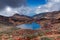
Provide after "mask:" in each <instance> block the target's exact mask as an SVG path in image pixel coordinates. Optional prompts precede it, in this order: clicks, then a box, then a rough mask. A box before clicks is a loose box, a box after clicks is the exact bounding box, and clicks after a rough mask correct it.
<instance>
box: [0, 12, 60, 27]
mask: <svg viewBox="0 0 60 40" xmlns="http://www.w3.org/2000/svg"><path fill="white" fill-rule="evenodd" d="M32 22H36V23H38V24H40V25H41V26H42V27H45V26H49V25H51V24H52V26H56V25H57V26H58V27H59V26H60V11H54V12H46V13H41V14H37V15H34V16H33V17H29V16H26V15H19V14H14V15H13V16H10V17H6V16H2V15H0V23H3V24H6V25H13V26H16V25H21V24H27V23H32ZM56 23H58V24H56Z"/></svg>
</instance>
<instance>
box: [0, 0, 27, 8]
mask: <svg viewBox="0 0 60 40" xmlns="http://www.w3.org/2000/svg"><path fill="white" fill-rule="evenodd" d="M21 5H26V0H0V9H3V8H4V7H5V6H10V7H13V8H15V7H19V6H21Z"/></svg>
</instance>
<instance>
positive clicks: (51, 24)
mask: <svg viewBox="0 0 60 40" xmlns="http://www.w3.org/2000/svg"><path fill="white" fill-rule="evenodd" d="M34 20H35V22H37V23H38V24H40V25H41V26H42V28H43V29H50V30H51V29H54V30H60V11H54V12H47V13H42V14H38V15H35V16H34Z"/></svg>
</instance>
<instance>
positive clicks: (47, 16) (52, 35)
mask: <svg viewBox="0 0 60 40" xmlns="http://www.w3.org/2000/svg"><path fill="white" fill-rule="evenodd" d="M32 22H36V23H38V24H40V25H41V28H40V29H38V30H31V29H20V28H16V26H17V25H21V24H26V23H32ZM0 40H60V11H54V12H47V13H42V14H38V15H35V16H33V17H29V16H24V15H19V14H15V15H13V16H11V17H5V16H1V15H0Z"/></svg>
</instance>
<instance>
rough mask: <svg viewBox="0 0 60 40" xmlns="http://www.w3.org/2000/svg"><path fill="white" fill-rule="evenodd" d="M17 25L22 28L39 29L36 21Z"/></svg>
mask: <svg viewBox="0 0 60 40" xmlns="http://www.w3.org/2000/svg"><path fill="white" fill-rule="evenodd" d="M17 27H18V28H22V29H32V30H36V29H39V28H40V27H41V26H40V25H39V24H37V23H36V22H32V23H31V24H22V25H19V26H17Z"/></svg>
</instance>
